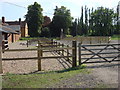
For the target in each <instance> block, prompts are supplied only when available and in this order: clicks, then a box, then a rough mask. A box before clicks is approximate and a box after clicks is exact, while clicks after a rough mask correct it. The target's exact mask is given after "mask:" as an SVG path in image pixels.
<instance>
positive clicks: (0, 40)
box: [0, 32, 3, 74]
mask: <svg viewBox="0 0 120 90" xmlns="http://www.w3.org/2000/svg"><path fill="white" fill-rule="evenodd" d="M1 73H3V70H2V32H0V74H1Z"/></svg>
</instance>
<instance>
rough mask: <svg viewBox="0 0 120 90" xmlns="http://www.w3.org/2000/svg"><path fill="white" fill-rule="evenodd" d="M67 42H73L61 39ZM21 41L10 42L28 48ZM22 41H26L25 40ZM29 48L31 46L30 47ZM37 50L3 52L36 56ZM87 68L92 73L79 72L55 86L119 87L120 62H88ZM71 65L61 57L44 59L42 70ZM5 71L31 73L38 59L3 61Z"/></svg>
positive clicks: (11, 45) (13, 55)
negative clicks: (119, 70)
mask: <svg viewBox="0 0 120 90" xmlns="http://www.w3.org/2000/svg"><path fill="white" fill-rule="evenodd" d="M59 42H62V43H63V42H64V43H66V44H71V42H68V41H59ZM20 43H21V41H20V42H16V43H13V44H10V45H9V46H10V48H26V45H20ZM22 43H26V42H23V41H22ZM111 43H118V41H111ZM28 48H29V47H28ZM53 54H54V53H46V54H44V56H50V55H53ZM36 55H37V52H35V51H34V52H33V51H32V52H27V54H26V52H22V51H20V52H17V53H8V52H5V53H3V57H4V58H5V57H7V58H8V57H16V56H17V57H31V56H36ZM86 65H87V69H89V70H90V72H91V73H90V74H78V75H76V76H74V77H72V78H69V79H66V80H64V81H62V82H60V83H59V84H56V85H54V86H51V87H54V88H56V87H57V88H60V87H61V88H63V87H64V88H93V87H97V88H101V87H104V88H117V87H118V68H119V67H120V62H119V63H118V62H112V63H109V62H106V63H98V64H86ZM69 67H71V65H70V64H69V63H66V62H65V61H64V60H61V59H57V60H56V59H50V60H47V59H45V60H42V70H43V71H51V70H62V69H65V68H69ZM3 71H4V73H7V72H9V73H22V74H23V73H31V72H35V71H37V60H22V61H14V60H13V61H3Z"/></svg>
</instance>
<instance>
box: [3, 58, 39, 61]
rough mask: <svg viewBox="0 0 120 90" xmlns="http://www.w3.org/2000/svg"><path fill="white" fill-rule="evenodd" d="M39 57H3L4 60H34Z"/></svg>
mask: <svg viewBox="0 0 120 90" xmlns="http://www.w3.org/2000/svg"><path fill="white" fill-rule="evenodd" d="M32 59H38V57H27V58H2V60H3V61H10V60H32Z"/></svg>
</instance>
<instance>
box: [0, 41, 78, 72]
mask: <svg viewBox="0 0 120 90" xmlns="http://www.w3.org/2000/svg"><path fill="white" fill-rule="evenodd" d="M76 46H77V44H76V41H73V45H72V47H66V46H64V44H60V43H57V42H55V41H54V42H53V41H45V42H43V41H40V40H38V46H37V48H33V49H8V50H4V52H19V51H37V57H28V58H2V60H4V61H9V60H32V59H37V60H38V71H41V66H42V65H41V59H53V58H54V59H57V58H67V59H69V58H70V57H71V58H72V60H71V61H72V67H76V66H77V65H76V60H77V59H76V55H77V54H76V51H77V49H76ZM66 50H67V54H64V52H65V51H66ZM69 50H72V54H70V52H69ZM51 51H52V52H57V53H59V56H47V57H45V56H43V53H44V52H51ZM61 53H62V54H61Z"/></svg>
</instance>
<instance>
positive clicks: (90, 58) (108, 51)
mask: <svg viewBox="0 0 120 90" xmlns="http://www.w3.org/2000/svg"><path fill="white" fill-rule="evenodd" d="M78 52H79V65H81V64H83V63H102V62H109V63H110V62H113V61H120V60H119V59H118V58H119V57H120V44H96V45H81V44H80V43H79V49H78Z"/></svg>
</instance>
